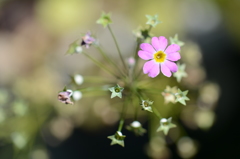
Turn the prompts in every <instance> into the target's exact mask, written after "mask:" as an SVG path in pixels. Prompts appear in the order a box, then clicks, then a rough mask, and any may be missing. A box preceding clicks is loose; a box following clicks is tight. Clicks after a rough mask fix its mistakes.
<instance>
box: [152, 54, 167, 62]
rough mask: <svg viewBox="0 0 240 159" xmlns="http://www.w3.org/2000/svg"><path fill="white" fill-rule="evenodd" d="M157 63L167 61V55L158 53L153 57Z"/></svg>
mask: <svg viewBox="0 0 240 159" xmlns="http://www.w3.org/2000/svg"><path fill="white" fill-rule="evenodd" d="M153 58H154V60H155V61H156V62H158V63H162V62H164V61H165V60H166V54H165V53H164V52H163V51H158V52H156V53H155V54H154V55H153Z"/></svg>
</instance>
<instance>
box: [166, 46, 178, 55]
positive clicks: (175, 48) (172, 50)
mask: <svg viewBox="0 0 240 159" xmlns="http://www.w3.org/2000/svg"><path fill="white" fill-rule="evenodd" d="M179 50H180V46H179V45H177V44H172V45H169V46H168V47H167V49H166V50H165V53H166V54H171V53H175V52H177V51H179Z"/></svg>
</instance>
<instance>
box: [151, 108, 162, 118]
mask: <svg viewBox="0 0 240 159" xmlns="http://www.w3.org/2000/svg"><path fill="white" fill-rule="evenodd" d="M152 110H153V113H154V114H155V115H156V116H157V117H158V118H159V119H162V116H161V114H160V113H159V111H158V110H157V109H156V108H155V107H152Z"/></svg>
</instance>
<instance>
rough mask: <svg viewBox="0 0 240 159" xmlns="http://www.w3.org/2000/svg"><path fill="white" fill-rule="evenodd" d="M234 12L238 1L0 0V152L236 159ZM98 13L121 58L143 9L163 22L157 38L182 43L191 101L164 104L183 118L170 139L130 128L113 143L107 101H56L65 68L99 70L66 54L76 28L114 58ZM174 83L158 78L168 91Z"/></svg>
mask: <svg viewBox="0 0 240 159" xmlns="http://www.w3.org/2000/svg"><path fill="white" fill-rule="evenodd" d="M239 10H240V1H239V0H231V1H227V0H201V1H199V0H148V1H146V0H131V1H130V0H121V1H113V0H112V1H111V0H89V1H84V0H0V158H1V159H12V158H22V159H26V158H31V159H65V158H69V159H75V158H96V157H100V158H123V157H124V158H133V157H135V158H136V157H138V158H156V159H168V158H224V159H225V158H239V157H240V153H239V151H238V150H239V148H240V144H239V141H240V140H239V135H237V134H238V133H239V131H238V130H237V127H238V126H237V124H238V122H237V121H238V120H239V119H238V111H239V107H238V105H239V102H238V101H237V99H238V96H237V95H238V90H239V89H238V88H239V84H238V78H237V74H238V72H239V70H238V68H239V62H238V61H239V60H238V59H239V55H240V51H239V50H240V31H239V28H240V20H239V16H240V11H239ZM102 11H105V12H111V14H112V20H113V24H112V25H111V26H112V29H113V31H114V33H115V35H116V37H117V40H118V42H119V45H120V48H121V50H122V52H123V53H124V57H126V58H127V57H129V56H130V54H131V53H132V52H133V51H134V49H135V37H134V36H133V34H132V30H134V29H136V28H137V27H138V26H143V27H144V26H145V23H146V21H147V19H146V17H145V15H146V14H148V15H155V14H158V15H159V20H160V21H162V22H163V23H161V24H159V25H158V26H157V27H156V28H153V30H152V33H153V34H154V35H155V36H166V37H170V36H171V37H173V36H174V35H175V34H176V33H177V34H178V36H179V38H180V40H182V41H184V42H185V45H184V46H183V48H182V50H181V55H182V62H184V63H186V65H187V73H188V77H187V78H185V79H184V80H183V81H182V82H181V88H185V89H188V90H190V95H189V97H190V99H191V101H190V102H189V103H188V105H187V106H186V107H183V106H182V105H173V104H168V105H163V107H162V108H160V109H161V110H162V111H165V112H164V113H165V114H171V115H173V116H175V117H176V118H178V119H177V122H178V123H177V124H179V125H180V126H179V128H177V129H176V131H175V132H172V134H170V137H169V138H168V137H167V138H165V139H166V141H165V140H163V139H164V138H163V137H159V136H158V135H152V134H154V132H152V133H149V134H150V135H145V136H144V137H143V138H141V139H140V138H136V137H134V136H133V135H132V136H131V134H128V135H127V136H128V137H127V145H129V146H126V148H123V149H122V148H119V147H115V146H114V147H110V145H109V144H110V141H109V140H108V139H107V138H106V136H108V135H111V134H113V132H114V131H115V130H116V126H117V125H116V124H117V123H118V120H119V114H118V108H115V107H112V106H111V103H110V102H109V100H107V99H108V98H105V97H97V98H95V97H86V98H83V99H81V100H80V101H79V102H77V103H76V104H75V105H73V106H72V105H70V106H69V105H64V104H62V103H60V102H59V101H58V100H57V94H58V91H60V90H62V88H63V87H64V86H65V85H66V84H67V83H69V82H70V80H71V79H70V77H69V76H70V75H72V74H76V73H79V74H81V75H83V76H84V75H89V76H91V75H96V74H97V75H98V71H99V70H98V69H96V66H94V65H93V64H92V63H91V62H90V61H88V60H87V59H86V58H85V57H84V56H81V55H72V56H66V55H65V53H66V51H67V49H68V46H69V44H70V43H72V42H73V41H75V40H76V39H78V38H80V37H81V35H82V34H85V33H86V32H87V31H91V32H92V33H93V34H94V35H96V37H97V39H99V42H100V43H101V44H102V46H103V47H104V50H105V51H106V52H107V53H108V55H109V56H110V57H112V58H115V54H114V53H116V50H115V46H114V43H113V41H112V39H111V37H110V34H109V32H108V31H107V30H105V29H104V28H103V27H102V26H100V25H98V24H96V20H97V19H98V18H99V17H100V15H101V13H102ZM91 51H92V52H93V53H95V50H91ZM95 54H96V53H95ZM96 57H98V55H97V54H96ZM156 83H157V82H156ZM176 84H177V83H176V82H175V80H174V79H171V80H167V79H166V78H164V79H163V85H164V88H165V85H171V86H173V85H176ZM159 96H161V94H159ZM83 97H84V94H83ZM161 98H162V96H161ZM93 99H94V100H93ZM159 103H163V98H162V99H160V100H159ZM89 105H91V107H90V106H89ZM142 121H143V122H144V123H145V124H144V126H145V127H149V128H151V126H150V125H151V124H149V123H148V122H147V119H146V118H144V117H143V119H142ZM157 122H158V121H157ZM183 136H188V137H183ZM166 144H167V145H170V146H166Z"/></svg>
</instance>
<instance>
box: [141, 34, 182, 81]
mask: <svg viewBox="0 0 240 159" xmlns="http://www.w3.org/2000/svg"><path fill="white" fill-rule="evenodd" d="M151 43H152V45H151V44H148V43H142V44H141V45H140V48H141V49H142V50H139V51H138V56H139V57H140V58H141V59H143V60H148V62H146V63H145V64H144V66H143V73H144V74H148V76H149V77H152V78H154V77H156V76H157V75H158V74H159V73H160V72H161V71H162V73H163V74H164V75H165V76H167V77H171V75H172V72H177V70H178V67H177V65H176V64H175V63H174V62H173V61H177V60H179V59H180V58H181V56H180V54H179V52H178V51H179V50H180V46H179V45H177V44H172V45H169V46H168V47H167V45H168V41H167V39H166V38H165V37H164V36H160V37H159V38H157V37H153V38H152V41H151ZM166 47H167V49H166ZM160 70H161V71H160Z"/></svg>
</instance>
